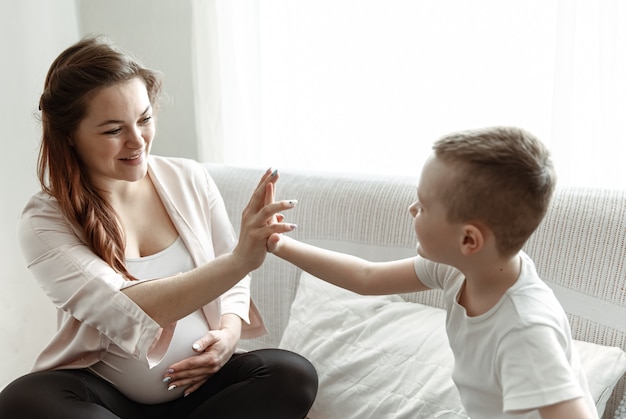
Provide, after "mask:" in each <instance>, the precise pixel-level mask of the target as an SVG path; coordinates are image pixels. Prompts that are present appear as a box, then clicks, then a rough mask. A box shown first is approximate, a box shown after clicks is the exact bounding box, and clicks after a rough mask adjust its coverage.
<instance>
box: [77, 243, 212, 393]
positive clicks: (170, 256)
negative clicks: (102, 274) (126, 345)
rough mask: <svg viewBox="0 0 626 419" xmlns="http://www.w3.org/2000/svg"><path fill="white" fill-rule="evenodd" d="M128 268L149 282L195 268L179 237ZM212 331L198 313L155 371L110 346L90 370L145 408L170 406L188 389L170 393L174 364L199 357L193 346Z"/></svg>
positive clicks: (181, 325) (183, 323)
mask: <svg viewBox="0 0 626 419" xmlns="http://www.w3.org/2000/svg"><path fill="white" fill-rule="evenodd" d="M126 267H127V269H128V271H129V272H130V273H131V274H132V275H133V276H135V278H138V279H139V280H144V281H145V280H148V279H154V278H159V277H165V276H170V275H175V274H177V273H179V272H187V271H189V270H191V269H193V268H194V267H195V265H194V263H193V260H192V259H191V256H190V255H189V252H188V251H187V248H186V247H185V244H184V243H183V241H182V240H181V238H180V237H179V238H178V239H176V241H175V242H174V243H173V244H172V245H171V246H169V247H168V248H167V249H165V250H163V251H161V252H159V253H156V254H154V255H150V256H146V257H142V258H138V259H127V260H126ZM208 330H209V325H208V323H207V321H206V319H205V317H204V314H203V313H202V311H201V310H197V311H195V312H194V313H191V314H190V315H188V316H187V317H185V318H183V319H181V320H179V321H178V322H177V323H176V329H175V330H174V335H173V337H172V341H171V343H170V346H169V348H168V350H167V353H166V354H165V356H164V357H163V360H162V361H161V362H160V363H159V364H157V365H156V366H154V367H153V368H152V369H149V368H148V362H147V361H146V360H137V359H135V358H133V357H132V356H130V355H129V354H128V353H126V352H124V351H123V350H122V349H120V348H119V347H118V346H117V345H114V344H111V345H110V346H109V349H108V352H107V354H106V355H105V356H104V358H103V359H102V360H101V361H100V362H98V363H97V364H94V365H92V366H91V367H89V369H90V370H91V372H93V373H94V374H96V375H98V376H100V377H102V378H104V379H105V380H107V381H109V382H110V383H111V384H113V385H114V386H116V387H117V388H118V389H119V390H120V391H121V392H122V393H124V394H125V395H126V396H127V397H128V398H130V399H132V400H134V401H136V402H139V403H144V404H155V403H163V402H167V401H170V400H173V399H176V398H178V397H181V396H182V395H183V392H184V390H185V388H184V387H181V388H176V389H173V390H169V391H168V390H167V388H168V384H166V383H164V382H163V375H164V374H165V371H166V370H167V369H168V367H169V366H170V365H172V364H173V363H175V362H178V361H182V360H183V359H185V358H188V357H190V356H194V355H196V354H197V353H196V352H195V351H194V350H193V349H192V348H191V345H193V343H194V342H195V341H196V340H198V339H199V338H201V337H202V336H204V334H205V333H206V332H207V331H208Z"/></svg>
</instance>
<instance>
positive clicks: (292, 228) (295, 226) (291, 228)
mask: <svg viewBox="0 0 626 419" xmlns="http://www.w3.org/2000/svg"><path fill="white" fill-rule="evenodd" d="M287 225H288V226H289V230H295V229H296V228H298V226H297V225H296V224H287Z"/></svg>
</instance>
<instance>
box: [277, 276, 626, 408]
mask: <svg viewBox="0 0 626 419" xmlns="http://www.w3.org/2000/svg"><path fill="white" fill-rule="evenodd" d="M576 345H577V347H578V349H579V352H580V358H581V362H582V365H583V369H584V371H585V373H586V374H587V377H588V381H589V385H590V389H591V392H592V395H593V397H594V400H596V401H597V407H598V412H599V416H600V417H601V416H602V413H603V412H604V408H605V406H606V402H607V400H608V399H609V397H610V396H611V393H612V391H613V387H614V386H615V385H616V383H617V381H618V380H619V378H621V377H622V375H623V374H624V372H625V371H626V353H624V352H623V351H622V350H621V349H620V348H610V347H605V346H600V345H595V344H591V343H586V342H578V341H577V342H576ZM279 346H280V347H281V348H284V349H289V350H292V351H294V352H297V353H299V354H301V355H303V356H304V357H306V358H308V359H309V360H310V361H311V362H312V363H313V365H315V367H316V369H317V372H318V375H319V384H320V387H319V391H318V395H317V398H316V400H315V403H314V404H313V407H312V409H311V411H310V412H309V416H308V417H309V418H311V419H352V418H354V419H357V418H358V419H364V418H376V419H382V418H394V419H402V418H406V419H415V418H446V419H458V418H467V414H466V413H465V411H464V409H463V407H462V405H461V401H460V397H459V394H458V392H457V390H456V387H455V386H454V384H453V382H452V379H451V373H452V365H453V362H454V360H453V356H452V351H451V350H450V347H449V345H448V339H447V336H446V333H445V312H444V310H441V309H438V308H434V307H430V306H426V305H422V304H417V303H412V302H406V301H404V300H403V299H402V298H401V297H400V296H398V295H389V296H367V297H366V296H360V295H358V294H355V293H352V292H350V291H346V290H344V289H341V288H339V287H335V286H333V285H330V284H328V283H326V282H324V281H321V280H319V279H317V278H315V277H313V276H311V275H309V274H307V273H303V274H302V276H301V278H300V285H299V287H298V291H297V293H296V297H295V300H294V302H293V304H292V306H291V316H290V319H289V323H288V324H287V328H286V329H285V332H284V334H283V337H282V339H281V342H280V345H279Z"/></svg>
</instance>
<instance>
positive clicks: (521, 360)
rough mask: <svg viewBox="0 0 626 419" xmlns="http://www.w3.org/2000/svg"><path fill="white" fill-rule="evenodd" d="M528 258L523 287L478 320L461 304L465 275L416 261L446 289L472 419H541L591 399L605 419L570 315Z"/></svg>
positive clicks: (433, 284) (459, 381)
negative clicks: (542, 411)
mask: <svg viewBox="0 0 626 419" xmlns="http://www.w3.org/2000/svg"><path fill="white" fill-rule="evenodd" d="M520 257H521V261H522V269H521V274H520V277H519V278H518V280H517V282H516V283H515V284H514V285H513V286H512V287H511V288H509V289H508V290H507V291H506V293H505V294H504V295H503V296H502V297H501V298H500V300H499V301H498V303H497V304H496V305H495V306H494V307H492V308H491V309H490V310H489V311H487V312H486V313H484V314H481V315H479V316H473V317H471V316H468V315H467V313H466V311H465V308H464V307H463V306H461V305H460V304H459V303H458V296H459V295H458V294H459V290H460V289H461V287H462V285H463V284H464V282H465V277H464V275H463V274H462V273H461V272H460V271H459V270H457V269H456V268H453V267H450V266H447V265H442V264H437V263H434V262H432V261H429V260H426V259H424V258H421V257H417V258H416V261H415V272H416V273H417V276H418V277H419V279H420V281H422V282H423V283H424V285H426V286H428V287H430V288H440V289H443V290H444V297H445V304H446V310H447V317H446V330H447V333H448V339H449V341H450V347H451V348H452V352H453V354H454V359H455V365H454V370H453V373H452V379H453V380H454V383H455V384H456V386H457V388H458V390H459V393H460V395H461V400H462V402H463V405H464V407H465V409H466V411H467V413H468V414H469V415H470V417H471V418H472V419H500V418H502V419H505V418H515V419H535V418H537V419H539V418H540V415H539V413H538V412H537V410H536V409H537V408H539V407H542V406H547V405H551V404H555V403H558V402H562V401H566V400H571V399H574V398H578V397H585V400H586V402H587V404H588V406H589V409H590V410H591V412H592V414H593V415H595V417H597V410H596V408H595V405H594V402H593V399H592V397H591V394H590V392H589V387H588V385H587V380H586V378H585V376H584V373H583V370H582V367H581V364H580V360H579V357H578V352H577V350H576V347H575V346H574V344H573V342H572V338H571V332H570V325H569V322H568V320H567V316H566V314H565V312H564V310H563V308H562V307H561V305H560V304H559V302H558V300H557V299H556V297H555V296H554V294H553V292H552V291H551V290H550V288H549V287H548V286H547V285H546V284H545V283H544V282H543V281H542V280H541V279H540V278H539V276H538V275H537V272H536V269H535V266H534V263H533V262H532V260H531V259H530V258H529V257H528V256H527V255H526V254H525V253H523V252H520ZM529 410H530V411H529ZM519 411H523V412H524V413H523V414H519V413H518V412H519ZM514 413H517V414H514Z"/></svg>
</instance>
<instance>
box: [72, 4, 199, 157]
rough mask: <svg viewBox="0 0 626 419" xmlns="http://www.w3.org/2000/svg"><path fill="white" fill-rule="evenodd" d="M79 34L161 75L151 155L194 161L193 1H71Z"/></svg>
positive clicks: (195, 155)
mask: <svg viewBox="0 0 626 419" xmlns="http://www.w3.org/2000/svg"><path fill="white" fill-rule="evenodd" d="M76 2H77V5H78V17H79V24H80V31H81V34H83V35H86V34H91V35H99V34H104V35H107V36H108V37H109V38H111V39H112V41H113V42H114V43H116V44H117V45H119V46H120V47H122V48H123V49H125V50H126V51H128V52H130V53H132V54H133V55H134V56H136V57H137V58H138V59H139V60H140V61H142V62H143V64H144V65H146V66H148V67H150V68H153V69H156V70H160V71H161V72H163V73H164V75H165V85H164V93H165V94H166V96H167V97H164V98H163V103H162V108H161V111H160V112H159V115H158V121H157V123H158V129H157V136H156V141H155V143H154V146H153V148H152V152H153V153H154V154H160V155H164V156H179V157H189V158H193V159H198V145H197V134H196V132H197V129H196V114H195V111H194V97H193V82H192V81H193V65H192V60H193V58H192V48H193V45H194V44H193V36H192V30H193V25H192V2H190V1H171V0H132V1H127V0H106V1H105V0H97V1H96V0H76Z"/></svg>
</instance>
